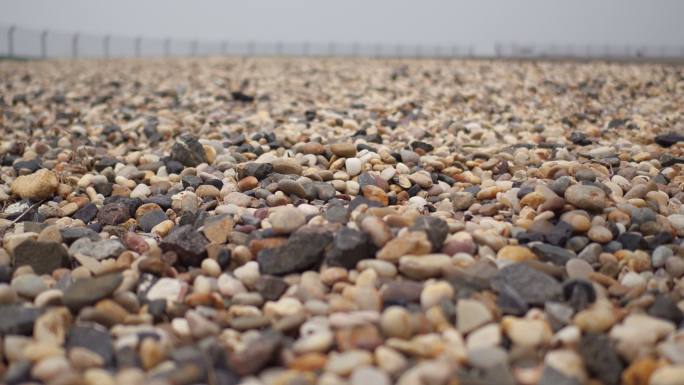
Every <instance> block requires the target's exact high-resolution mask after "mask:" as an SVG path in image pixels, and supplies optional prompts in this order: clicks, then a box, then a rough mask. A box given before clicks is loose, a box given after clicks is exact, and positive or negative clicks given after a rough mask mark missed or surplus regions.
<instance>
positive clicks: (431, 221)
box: [410, 216, 449, 251]
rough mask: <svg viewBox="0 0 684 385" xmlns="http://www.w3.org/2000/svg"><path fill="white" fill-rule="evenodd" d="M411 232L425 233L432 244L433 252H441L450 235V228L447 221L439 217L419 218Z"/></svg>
mask: <svg viewBox="0 0 684 385" xmlns="http://www.w3.org/2000/svg"><path fill="white" fill-rule="evenodd" d="M410 230H411V231H424V232H425V233H426V234H427V236H428V239H429V240H430V243H431V244H432V251H439V250H441V249H442V246H443V245H444V240H445V239H446V237H447V235H449V226H448V225H447V223H446V221H445V220H443V219H441V218H437V217H429V216H421V217H418V218H416V221H415V222H414V223H413V225H412V226H411V227H410Z"/></svg>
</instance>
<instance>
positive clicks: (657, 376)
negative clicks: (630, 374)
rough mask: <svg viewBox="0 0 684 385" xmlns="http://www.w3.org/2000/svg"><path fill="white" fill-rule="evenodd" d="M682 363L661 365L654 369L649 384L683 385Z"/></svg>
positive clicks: (683, 371)
mask: <svg viewBox="0 0 684 385" xmlns="http://www.w3.org/2000/svg"><path fill="white" fill-rule="evenodd" d="M683 384H684V365H673V366H663V367H661V368H659V369H656V370H655V371H654V372H653V375H652V376H651V378H650V382H649V385H683Z"/></svg>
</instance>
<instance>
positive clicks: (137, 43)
mask: <svg viewBox="0 0 684 385" xmlns="http://www.w3.org/2000/svg"><path fill="white" fill-rule="evenodd" d="M141 44H142V36H138V37H136V38H135V57H140V45H141Z"/></svg>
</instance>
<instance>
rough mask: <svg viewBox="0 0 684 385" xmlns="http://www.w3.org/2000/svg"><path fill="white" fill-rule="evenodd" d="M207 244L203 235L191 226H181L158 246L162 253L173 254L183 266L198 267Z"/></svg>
mask: <svg viewBox="0 0 684 385" xmlns="http://www.w3.org/2000/svg"><path fill="white" fill-rule="evenodd" d="M208 244H209V241H207V239H206V238H205V237H204V235H202V233H200V232H199V231H196V230H195V228H194V227H193V226H192V225H183V226H178V227H176V228H174V229H173V231H171V234H169V235H167V236H166V238H164V239H163V240H162V241H161V243H160V245H159V246H160V247H161V249H162V250H164V251H173V252H175V253H176V254H177V255H178V257H179V258H180V261H181V262H182V263H183V264H185V265H187V266H198V265H199V264H200V263H201V262H202V259H203V258H204V255H205V254H206V253H205V251H206V248H207V245H208Z"/></svg>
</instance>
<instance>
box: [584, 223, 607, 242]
mask: <svg viewBox="0 0 684 385" xmlns="http://www.w3.org/2000/svg"><path fill="white" fill-rule="evenodd" d="M587 235H588V236H589V239H591V240H592V241H594V242H598V243H608V242H610V241H612V240H613V233H611V232H610V230H608V229H607V228H605V227H604V226H593V227H592V228H591V229H589V232H588V233H587Z"/></svg>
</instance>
